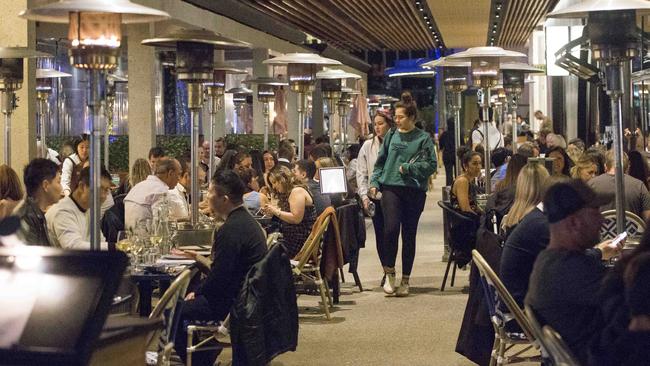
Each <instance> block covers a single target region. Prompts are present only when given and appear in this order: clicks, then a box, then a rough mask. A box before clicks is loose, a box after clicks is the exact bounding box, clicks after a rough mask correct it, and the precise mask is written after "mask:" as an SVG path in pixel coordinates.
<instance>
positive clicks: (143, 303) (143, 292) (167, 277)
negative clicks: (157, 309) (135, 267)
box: [129, 261, 193, 317]
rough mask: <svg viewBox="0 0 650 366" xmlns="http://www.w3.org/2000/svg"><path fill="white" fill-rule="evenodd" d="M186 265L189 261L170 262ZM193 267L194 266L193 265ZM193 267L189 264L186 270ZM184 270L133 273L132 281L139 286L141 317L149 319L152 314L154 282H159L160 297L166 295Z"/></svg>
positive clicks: (131, 275)
mask: <svg viewBox="0 0 650 366" xmlns="http://www.w3.org/2000/svg"><path fill="white" fill-rule="evenodd" d="M169 262H170V263H173V262H181V263H186V264H187V261H169ZM192 265H193V264H192ZM190 266H191V265H190V264H187V265H186V266H185V268H189V267H190ZM181 272H182V270H179V271H176V272H174V273H157V272H154V273H151V272H146V271H145V272H132V273H131V274H129V277H130V279H131V281H133V282H134V283H135V284H136V285H137V286H138V291H139V293H140V301H139V313H140V316H143V317H147V316H149V314H150V313H151V309H152V307H151V297H152V295H153V288H154V282H158V289H159V290H160V295H161V296H162V294H164V293H165V291H167V289H168V288H169V285H170V284H171V282H172V281H173V280H174V279H175V278H176V276H178V275H179V274H180V273H181Z"/></svg>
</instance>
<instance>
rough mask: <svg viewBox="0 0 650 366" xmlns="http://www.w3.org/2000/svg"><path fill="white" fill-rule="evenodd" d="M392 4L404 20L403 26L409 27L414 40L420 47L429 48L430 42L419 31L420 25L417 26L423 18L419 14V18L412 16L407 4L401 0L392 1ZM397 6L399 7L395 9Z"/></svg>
mask: <svg viewBox="0 0 650 366" xmlns="http://www.w3.org/2000/svg"><path fill="white" fill-rule="evenodd" d="M393 5H394V6H395V8H396V9H395V12H396V13H397V14H400V15H401V18H402V19H403V21H404V24H403V26H405V27H406V28H407V29H409V31H410V32H409V33H411V34H413V35H414V36H415V37H413V38H414V41H415V42H416V43H417V44H418V45H420V48H421V49H429V48H431V47H432V45H431V43H430V42H428V40H427V38H426V36H424V35H423V34H422V33H421V32H420V27H418V24H419V23H423V22H424V20H422V17H421V16H420V17H419V19H418V17H415V16H413V13H411V11H410V7H409V5H408V4H405V3H404V2H402V1H397V2H394V3H393ZM397 8H399V9H397Z"/></svg>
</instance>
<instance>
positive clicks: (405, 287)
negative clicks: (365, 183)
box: [368, 102, 436, 296]
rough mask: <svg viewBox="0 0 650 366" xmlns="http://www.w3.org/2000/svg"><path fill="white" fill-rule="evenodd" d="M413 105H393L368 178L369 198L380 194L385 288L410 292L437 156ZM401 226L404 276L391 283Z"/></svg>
mask: <svg viewBox="0 0 650 366" xmlns="http://www.w3.org/2000/svg"><path fill="white" fill-rule="evenodd" d="M416 116H417V108H416V106H415V104H414V103H409V104H405V103H401V102H399V103H397V104H395V124H396V126H397V128H396V129H392V130H391V131H389V132H388V133H387V134H386V136H385V137H384V141H383V143H382V146H381V148H380V150H379V155H378V157H377V162H376V163H375V169H374V170H373V173H372V178H371V180H370V190H369V192H368V193H369V196H370V197H373V196H375V197H376V196H378V195H379V193H378V192H379V191H381V205H382V211H383V213H384V250H385V253H384V255H383V262H384V263H382V266H383V267H384V273H385V274H386V282H385V283H384V292H386V293H387V294H396V295H397V296H408V294H409V277H410V275H411V270H412V269H413V260H414V259H415V236H416V234H417V230H418V221H419V220H420V214H422V210H423V209H424V202H425V200H426V191H427V188H428V179H429V176H430V175H431V174H433V172H434V171H435V169H436V155H435V150H434V148H433V141H431V137H429V134H428V133H426V132H424V131H422V130H421V129H419V128H417V127H415V118H416ZM400 228H401V230H402V280H401V284H400V286H399V288H396V286H395V259H396V257H397V243H398V240H399V232H400Z"/></svg>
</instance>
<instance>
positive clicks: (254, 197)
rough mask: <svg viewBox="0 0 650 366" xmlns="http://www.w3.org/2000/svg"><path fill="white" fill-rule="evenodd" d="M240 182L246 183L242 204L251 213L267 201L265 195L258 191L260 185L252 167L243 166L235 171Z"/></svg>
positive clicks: (255, 211)
mask: <svg viewBox="0 0 650 366" xmlns="http://www.w3.org/2000/svg"><path fill="white" fill-rule="evenodd" d="M236 173H237V174H238V175H239V178H241V180H242V182H244V184H245V185H246V192H245V193H244V206H245V207H246V208H247V209H248V211H250V212H251V213H253V214H255V213H257V212H258V211H259V210H260V208H262V206H263V205H265V204H266V203H267V199H266V196H265V195H263V194H261V193H260V192H259V190H260V185H259V180H258V177H257V171H255V169H252V168H248V169H246V168H244V169H240V170H238V171H236Z"/></svg>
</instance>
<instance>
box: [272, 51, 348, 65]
mask: <svg viewBox="0 0 650 366" xmlns="http://www.w3.org/2000/svg"><path fill="white" fill-rule="evenodd" d="M262 63H265V64H269V65H288V64H314V65H321V66H326V65H341V62H339V61H336V60H333V59H331V58H326V57H322V56H320V55H317V54H315V53H302V52H301V53H286V54H284V55H282V56H278V57H274V58H270V59H268V60H264V61H262Z"/></svg>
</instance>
